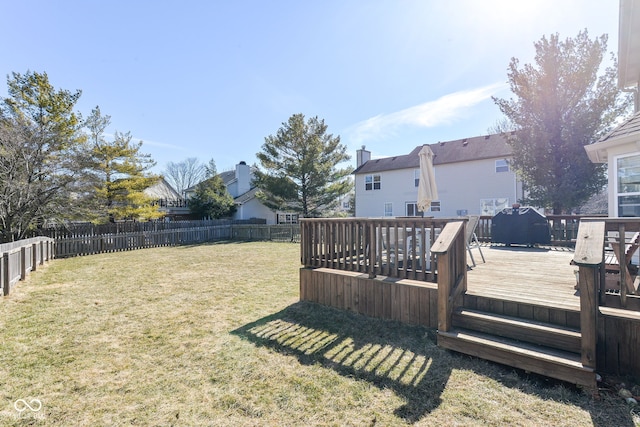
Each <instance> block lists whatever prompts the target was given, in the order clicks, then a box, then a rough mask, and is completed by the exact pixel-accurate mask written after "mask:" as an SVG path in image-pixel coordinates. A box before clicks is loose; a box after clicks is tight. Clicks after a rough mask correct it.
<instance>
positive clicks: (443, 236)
mask: <svg viewBox="0 0 640 427" xmlns="http://www.w3.org/2000/svg"><path fill="white" fill-rule="evenodd" d="M463 232H464V221H462V220H459V221H453V222H449V223H447V225H446V226H445V227H444V230H442V233H440V236H438V238H437V239H436V241H435V242H434V243H433V246H432V247H431V252H433V253H436V254H444V253H446V252H447V251H449V249H450V248H451V245H453V242H454V241H455V240H456V238H457V237H458V235H459V234H460V233H463Z"/></svg>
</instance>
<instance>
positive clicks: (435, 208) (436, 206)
mask: <svg viewBox="0 0 640 427" xmlns="http://www.w3.org/2000/svg"><path fill="white" fill-rule="evenodd" d="M441 210H442V202H441V201H440V200H434V201H432V202H431V206H430V207H429V212H440V211H441Z"/></svg>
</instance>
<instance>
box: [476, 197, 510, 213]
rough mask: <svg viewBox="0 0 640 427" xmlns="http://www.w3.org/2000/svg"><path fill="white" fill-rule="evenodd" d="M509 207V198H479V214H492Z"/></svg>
mask: <svg viewBox="0 0 640 427" xmlns="http://www.w3.org/2000/svg"><path fill="white" fill-rule="evenodd" d="M508 207H509V198H508V197H503V198H496V199H480V215H490V216H493V215H495V214H497V213H498V212H500V211H501V210H502V209H505V208H508Z"/></svg>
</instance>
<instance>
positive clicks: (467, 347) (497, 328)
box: [438, 307, 596, 389]
mask: <svg viewBox="0 0 640 427" xmlns="http://www.w3.org/2000/svg"><path fill="white" fill-rule="evenodd" d="M438 345H439V346H441V347H444V348H447V349H450V350H454V351H458V352H461V353H465V354H468V355H471V356H475V357H479V358H482V359H487V360H491V361H493V362H498V363H502V364H505V365H508V366H512V367H515V368H519V369H523V370H525V371H528V372H534V373H537V374H541V375H546V376H549V377H552V378H556V379H560V380H564V381H568V382H572V383H574V384H578V385H582V386H585V387H588V388H590V389H595V386H596V374H595V372H594V370H593V369H592V368H590V367H586V366H583V364H582V362H581V354H580V351H581V334H580V331H579V330H576V329H572V328H568V327H566V326H560V325H556V324H552V323H543V322H539V321H534V320H530V319H523V318H518V317H512V316H505V315H503V314H497V313H492V312H488V311H479V310H472V309H469V308H465V307H459V308H458V309H456V310H455V311H454V312H453V313H452V328H451V329H450V330H449V331H446V332H444V331H438Z"/></svg>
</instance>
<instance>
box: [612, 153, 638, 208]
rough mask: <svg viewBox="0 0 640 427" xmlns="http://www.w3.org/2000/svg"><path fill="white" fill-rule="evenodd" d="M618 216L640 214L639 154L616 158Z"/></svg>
mask: <svg viewBox="0 0 640 427" xmlns="http://www.w3.org/2000/svg"><path fill="white" fill-rule="evenodd" d="M616 181H617V182H616V199H617V202H618V216H619V217H629V216H640V155H638V154H634V155H631V156H625V157H619V158H618V159H616Z"/></svg>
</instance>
